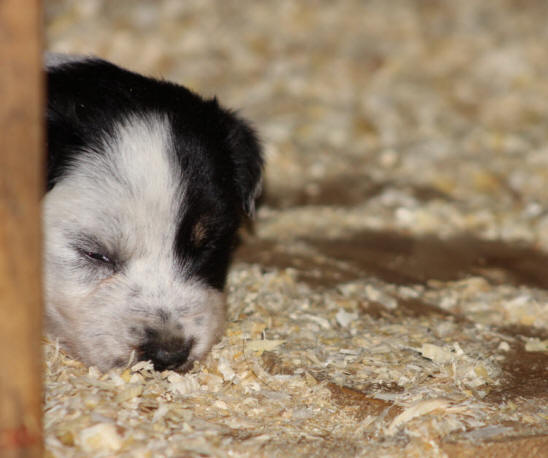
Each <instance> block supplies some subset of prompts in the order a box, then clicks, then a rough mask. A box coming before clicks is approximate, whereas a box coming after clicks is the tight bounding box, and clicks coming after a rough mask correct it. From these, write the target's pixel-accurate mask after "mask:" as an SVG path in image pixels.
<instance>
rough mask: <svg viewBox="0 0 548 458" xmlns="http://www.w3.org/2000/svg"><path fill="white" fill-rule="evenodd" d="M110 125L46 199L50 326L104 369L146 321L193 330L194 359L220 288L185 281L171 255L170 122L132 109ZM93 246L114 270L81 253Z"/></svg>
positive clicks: (174, 212) (220, 312) (129, 346)
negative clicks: (97, 146)
mask: <svg viewBox="0 0 548 458" xmlns="http://www.w3.org/2000/svg"><path fill="white" fill-rule="evenodd" d="M115 132H116V133H115V136H114V138H110V139H108V141H105V142H104V143H103V145H102V149H103V150H102V151H101V152H94V151H83V152H82V153H81V154H79V155H78V156H77V160H76V162H75V163H74V164H72V165H71V167H70V169H69V171H68V172H67V173H66V175H65V176H64V177H63V178H62V179H61V180H60V181H59V182H58V183H57V184H56V185H55V186H54V188H53V189H52V190H51V191H50V192H49V193H48V194H47V195H46V196H45V198H44V203H43V219H44V227H45V230H46V233H45V289H46V327H47V331H48V333H50V334H51V335H52V336H53V337H55V338H59V340H60V342H61V344H62V345H63V346H64V347H65V349H66V350H68V351H69V352H70V353H72V354H74V355H75V356H77V357H79V358H80V359H82V360H83V361H84V362H86V363H87V364H91V365H96V366H98V367H99V368H101V369H103V370H104V369H108V368H110V367H111V366H113V365H115V364H120V362H121V361H123V362H125V361H127V360H128V359H129V357H130V353H131V351H132V350H134V349H136V348H137V347H138V346H139V345H140V344H142V339H143V336H142V331H143V329H145V328H154V329H156V330H158V332H160V333H166V334H169V335H170V336H174V337H181V338H184V339H194V346H193V348H192V350H191V353H190V357H189V359H191V360H193V359H199V358H200V357H202V356H203V355H204V354H205V353H207V351H208V350H209V349H210V347H211V345H213V343H214V342H215V340H216V339H217V338H218V337H219V336H220V334H221V332H222V328H223V323H224V313H225V305H224V297H223V294H222V293H221V292H219V291H217V290H215V289H213V288H210V287H208V286H206V285H203V284H201V283H199V282H198V281H195V280H185V276H184V272H183V268H182V267H181V266H180V265H179V263H178V261H177V259H176V258H175V253H174V250H173V247H174V238H175V235H176V229H177V224H178V219H179V217H180V206H181V202H184V199H185V184H184V181H181V176H182V173H181V170H180V169H179V164H178V163H177V161H176V160H175V154H174V151H173V144H172V136H171V128H170V125H169V122H168V120H167V119H165V118H164V117H162V116H160V115H149V116H146V117H133V118H131V119H128V120H127V121H125V122H124V123H121V124H119V125H118V126H116V129H115ZM90 245H92V246H91V247H90ZM96 247H100V248H96ZM95 249H98V250H99V249H100V250H106V252H107V253H103V254H108V255H113V256H115V258H116V259H117V260H119V263H120V265H122V267H121V268H120V270H115V269H112V268H111V267H109V266H108V265H107V266H104V265H101V263H99V264H98V263H94V262H93V261H92V260H90V259H89V258H87V257H86V256H85V254H84V253H85V252H88V251H93V250H95ZM109 269H110V270H109Z"/></svg>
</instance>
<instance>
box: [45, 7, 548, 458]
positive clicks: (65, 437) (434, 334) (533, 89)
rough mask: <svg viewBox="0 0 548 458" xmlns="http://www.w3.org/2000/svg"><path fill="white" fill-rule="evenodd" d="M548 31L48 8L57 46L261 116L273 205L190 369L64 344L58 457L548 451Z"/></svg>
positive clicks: (51, 38)
mask: <svg viewBox="0 0 548 458" xmlns="http://www.w3.org/2000/svg"><path fill="white" fill-rule="evenodd" d="M533 3H534V4H533ZM242 11H245V12H246V14H245V21H242ZM547 14H548V10H547V6H546V5H545V2H532V4H531V5H529V7H528V8H517V7H516V5H515V2H513V1H511V0H497V1H496V2H477V1H474V0H462V1H460V2H405V1H397V2H382V1H373V2H361V1H359V0H349V1H347V2H321V4H320V5H318V4H312V3H311V4H308V3H306V2H292V1H289V0H280V1H279V2H276V7H273V6H272V5H270V4H269V3H268V2H250V1H245V2H243V3H241V2H238V5H237V6H236V5H235V4H231V3H230V2H222V3H220V2H217V3H215V2H213V1H212V0H200V1H188V2H180V1H177V0H157V1H155V2H153V4H152V2H132V1H130V0H119V1H117V2H110V1H108V0H79V1H78V2H71V1H68V0H48V1H47V2H46V30H47V41H48V43H47V47H48V49H49V50H55V51H68V52H75V53H80V54H98V55H100V56H103V57H105V58H107V59H111V60H113V61H114V62H116V63H119V64H121V65H125V66H127V67H129V68H132V69H135V70H137V71H141V72H144V73H147V74H151V75H162V77H165V78H166V79H168V80H173V81H177V82H181V83H183V84H185V85H187V86H189V87H190V88H192V89H194V90H196V91H197V92H201V93H204V94H206V95H213V93H216V94H217V95H218V96H219V97H220V98H221V99H222V101H223V103H225V104H226V105H227V106H232V107H236V108H241V110H242V114H243V115H244V116H246V117H248V118H250V119H251V120H253V121H254V124H255V126H256V127H257V129H258V132H259V134H260V136H261V137H262V139H263V141H264V146H265V152H266V159H267V167H266V177H265V183H266V188H267V191H268V192H267V193H266V195H265V197H264V203H263V206H262V207H261V208H260V209H259V210H258V212H257V219H256V222H255V227H254V233H253V234H252V235H250V234H247V233H245V232H244V233H242V234H241V236H242V244H241V246H240V249H239V251H238V253H237V254H236V256H235V261H236V263H235V264H234V265H233V268H232V270H231V273H230V275H229V278H228V281H227V297H228V322H227V330H226V335H225V336H224V337H223V338H222V339H221V341H220V342H219V343H218V344H217V345H216V346H215V347H214V348H213V350H212V352H211V354H210V355H209V356H208V357H207V358H206V359H205V360H204V361H202V362H200V363H197V364H196V367H194V368H193V369H192V370H191V371H190V372H189V373H188V374H177V373H174V372H172V371H166V372H163V373H158V372H155V371H154V370H153V367H152V365H151V364H150V363H149V362H143V361H141V362H136V361H134V359H133V358H134V357H135V355H133V358H130V361H128V362H127V367H124V368H120V369H116V370H113V371H110V372H109V373H106V374H102V373H100V372H99V371H98V370H97V369H96V368H87V367H85V366H84V365H83V364H82V363H80V362H78V361H75V360H73V359H71V358H69V357H67V356H66V355H65V354H64V353H63V352H62V351H61V350H60V349H59V346H58V345H56V344H55V343H53V344H45V347H44V350H45V357H44V361H45V393H44V400H45V401H44V402H45V407H44V409H45V418H44V429H45V440H46V453H47V455H48V456H49V457H59V458H62V457H65V456H71V457H74V458H83V457H88V456H121V457H124V458H127V457H133V456H137V457H150V458H151V457H155V456H200V455H201V456H228V455H231V456H232V455H234V456H242V457H256V456H266V457H268V456H278V455H280V454H282V455H287V456H341V457H354V456H401V455H402V453H403V454H407V455H409V456H444V454H447V455H449V456H453V455H454V456H461V455H462V456H472V455H474V456H482V455H483V454H488V452H489V450H490V449H489V447H490V446H495V445H497V444H499V448H497V449H496V450H497V456H502V457H504V456H505V455H504V454H505V453H506V456H511V453H510V452H509V451H508V450H514V451H515V450H518V451H522V450H526V449H527V448H526V447H525V446H526V444H527V441H528V440H535V439H536V440H541V438H542V435H543V434H544V435H546V434H548V428H547V426H546V425H547V422H546V419H547V418H548V407H547V403H546V399H545V398H546V396H545V393H547V392H548V384H547V383H546V380H548V377H547V376H546V372H545V369H544V368H545V367H546V359H545V357H546V340H547V339H548V335H547V334H546V332H547V330H548V306H547V304H548V281H547V280H546V279H547V278H548V268H547V267H546V266H548V262H547V258H546V256H545V252H546V251H548V213H547V208H546V205H545V202H546V189H547V187H546V183H547V182H548V173H547V170H548V150H547V149H546V145H547V144H548V131H547V130H546V129H545V128H543V126H544V124H543V123H544V120H546V119H548V108H547V107H548V105H547V104H546V103H544V101H545V100H546V99H547V98H548V84H547V83H546V78H544V77H543V72H542V71H540V67H539V64H538V63H539V62H542V58H543V56H544V54H545V52H544V49H543V48H542V46H540V45H539V43H541V42H542V40H540V41H539V39H538V37H542V36H543V34H544V33H545V18H546V15H547ZM485 18H488V20H489V27H485V20H484V19H485ZM280 30H283V31H284V33H283V34H280ZM532 37H533V38H534V39H533V38H532ZM501 43H502V45H501ZM504 43H511V46H506V45H504ZM522 344H524V345H522ZM516 435H519V436H520V440H522V441H523V442H520V443H519V444H520V445H519V448H517V449H510V448H509V447H507V445H506V442H504V441H505V440H507V439H511V438H512V437H514V436H516ZM103 439H104V440H103ZM296 444H298V445H296ZM500 444H503V445H500ZM534 444H537V445H535V446H536V447H537V450H541V449H543V448H542V447H541V446H539V445H538V444H541V442H538V443H536V442H534ZM449 445H451V447H455V448H448V447H449ZM544 445H545V444H544ZM481 447H486V448H481ZM544 448H546V447H544Z"/></svg>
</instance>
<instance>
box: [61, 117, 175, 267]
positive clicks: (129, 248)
mask: <svg viewBox="0 0 548 458" xmlns="http://www.w3.org/2000/svg"><path fill="white" fill-rule="evenodd" d="M113 130H114V135H113V136H112V137H109V138H108V139H104V140H103V143H102V144H101V145H100V148H101V151H100V152H98V153H96V152H84V153H83V154H82V155H81V156H79V157H78V158H77V160H76V163H75V164H74V166H73V167H72V169H71V171H70V173H69V176H68V177H66V178H64V179H62V180H61V182H60V183H59V184H58V185H57V186H56V187H54V189H53V190H52V192H53V193H55V192H56V191H58V192H63V191H65V192H66V188H67V187H70V188H71V189H73V190H74V192H73V193H72V195H70V196H68V200H69V201H68V202H67V203H66V206H67V208H66V209H67V211H68V212H70V213H72V215H78V221H75V223H76V227H81V228H82V229H83V230H86V231H89V232H90V234H89V235H92V236H94V237H95V238H97V240H98V241H99V242H100V243H103V244H104V245H105V246H106V247H107V248H110V249H113V250H116V251H119V254H120V256H121V257H122V258H132V257H134V256H135V255H139V254H141V255H153V256H154V255H156V256H165V255H166V254H169V255H170V259H172V256H173V253H172V244H173V240H174V237H175V233H176V229H177V222H178V218H179V205H180V203H181V202H182V201H183V192H184V187H183V183H182V180H181V177H182V174H181V171H180V166H179V164H178V163H177V161H176V159H175V153H174V151H173V142H172V138H171V128H170V124H169V122H168V120H167V119H166V118H165V117H164V116H160V115H148V116H143V117H137V116H134V117H131V118H128V119H127V120H125V121H124V122H120V123H119V124H118V125H117V126H115V128H114V129H113ZM56 188H59V189H56ZM64 188H65V189H64ZM65 197H66V196H65ZM75 205H81V206H82V208H87V209H88V210H89V211H87V212H86V214H82V212H81V211H74V210H76V209H75ZM67 216H68V215H67ZM72 217H74V216H72ZM82 218H84V220H82ZM166 251H168V253H166ZM160 252H161V253H160Z"/></svg>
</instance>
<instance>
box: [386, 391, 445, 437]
mask: <svg viewBox="0 0 548 458" xmlns="http://www.w3.org/2000/svg"><path fill="white" fill-rule="evenodd" d="M448 406H449V401H447V400H446V399H430V400H428V401H420V402H417V403H416V404H413V405H412V406H410V407H408V408H407V409H405V410H404V411H403V412H402V413H401V414H399V415H398V416H397V417H396V418H394V420H392V423H390V426H389V427H388V430H387V432H388V434H394V433H395V432H396V430H397V429H398V428H399V427H400V426H402V425H403V424H405V423H407V422H409V421H411V420H412V419H413V418H416V417H420V416H422V415H426V414H429V413H431V412H433V411H435V410H445V409H447V407H448Z"/></svg>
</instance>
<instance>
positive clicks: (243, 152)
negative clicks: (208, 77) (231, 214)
mask: <svg viewBox="0 0 548 458" xmlns="http://www.w3.org/2000/svg"><path fill="white" fill-rule="evenodd" d="M227 135H228V137H227V142H228V147H229V149H230V152H231V156H232V163H233V164H234V180H235V184H236V191H237V192H238V197H239V199H240V202H241V206H242V209H243V211H244V212H245V213H246V214H247V215H248V216H250V217H253V216H254V214H255V202H256V200H257V198H258V197H259V195H260V194H261V191H262V173H263V155H262V148H261V145H260V142H259V139H258V137H257V134H256V133H255V131H254V130H253V129H252V128H251V127H250V126H249V124H248V123H247V122H246V121H244V120H242V119H241V118H239V117H237V116H235V115H234V114H231V116H230V122H229V126H228V134H227Z"/></svg>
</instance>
